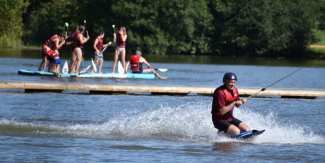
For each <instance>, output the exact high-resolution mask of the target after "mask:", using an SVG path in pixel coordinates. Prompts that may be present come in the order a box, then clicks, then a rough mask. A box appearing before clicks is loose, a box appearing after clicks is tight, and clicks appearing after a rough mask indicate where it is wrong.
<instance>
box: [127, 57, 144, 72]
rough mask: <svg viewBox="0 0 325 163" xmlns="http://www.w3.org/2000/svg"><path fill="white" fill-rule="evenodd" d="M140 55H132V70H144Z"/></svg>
mask: <svg viewBox="0 0 325 163" xmlns="http://www.w3.org/2000/svg"><path fill="white" fill-rule="evenodd" d="M140 58H141V56H140V55H132V56H131V59H130V63H131V70H141V69H142V63H140Z"/></svg>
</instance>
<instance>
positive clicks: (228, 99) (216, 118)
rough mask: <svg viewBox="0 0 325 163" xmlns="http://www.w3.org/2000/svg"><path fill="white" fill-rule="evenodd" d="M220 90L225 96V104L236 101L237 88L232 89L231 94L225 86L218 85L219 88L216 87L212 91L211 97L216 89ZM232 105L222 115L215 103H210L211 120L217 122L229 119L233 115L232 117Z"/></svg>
mask: <svg viewBox="0 0 325 163" xmlns="http://www.w3.org/2000/svg"><path fill="white" fill-rule="evenodd" d="M219 90H221V91H222V92H223V93H224V94H225V96H226V106H228V105H230V104H231V103H232V102H234V101H237V99H238V90H237V88H234V89H233V94H234V96H232V95H231V93H230V92H228V90H227V89H226V87H225V86H224V85H223V86H220V87H219V88H217V89H216V90H215V91H214V93H213V98H214V96H215V94H216V93H217V91H219ZM233 110H234V107H233V108H232V109H231V110H230V111H229V112H228V113H226V114H224V115H222V114H221V113H220V111H219V108H217V106H216V104H215V103H212V110H211V114H212V119H213V122H219V121H222V120H226V121H231V120H232V119H233V118H234V117H233V114H232V112H233Z"/></svg>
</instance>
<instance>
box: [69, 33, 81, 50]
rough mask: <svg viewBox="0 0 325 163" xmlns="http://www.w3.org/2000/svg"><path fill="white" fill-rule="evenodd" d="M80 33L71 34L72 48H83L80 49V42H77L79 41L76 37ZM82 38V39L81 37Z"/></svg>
mask: <svg viewBox="0 0 325 163" xmlns="http://www.w3.org/2000/svg"><path fill="white" fill-rule="evenodd" d="M79 34H80V33H79V32H75V33H73V34H72V36H71V37H72V41H73V44H72V46H73V47H74V48H75V47H80V48H83V47H82V44H81V43H80V41H79V39H78V35H79ZM82 37H84V36H83V35H82Z"/></svg>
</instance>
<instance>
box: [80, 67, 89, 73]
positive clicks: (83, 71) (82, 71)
mask: <svg viewBox="0 0 325 163" xmlns="http://www.w3.org/2000/svg"><path fill="white" fill-rule="evenodd" d="M90 66H91V65H89V66H88V67H87V68H85V69H83V70H81V71H80V74H84V73H86V71H87V70H88V69H89V68H90Z"/></svg>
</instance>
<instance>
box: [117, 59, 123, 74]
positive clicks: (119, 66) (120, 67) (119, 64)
mask: <svg viewBox="0 0 325 163" xmlns="http://www.w3.org/2000/svg"><path fill="white" fill-rule="evenodd" d="M117 70H118V73H120V74H124V69H123V66H122V64H121V62H120V61H118V66H117Z"/></svg>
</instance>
